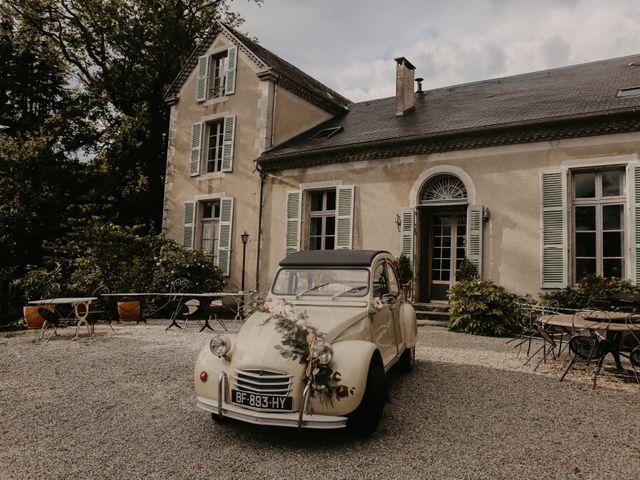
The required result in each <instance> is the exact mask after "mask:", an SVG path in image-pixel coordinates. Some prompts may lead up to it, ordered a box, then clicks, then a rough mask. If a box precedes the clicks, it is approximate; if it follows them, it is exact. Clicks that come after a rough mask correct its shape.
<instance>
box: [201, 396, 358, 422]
mask: <svg viewBox="0 0 640 480" xmlns="http://www.w3.org/2000/svg"><path fill="white" fill-rule="evenodd" d="M196 403H197V404H198V407H200V408H201V409H203V410H206V411H207V412H211V413H215V414H216V415H219V416H220V417H223V418H233V419H235V420H240V421H242V422H248V423H254V424H256V425H270V426H276V427H294V428H317V429H334V428H344V427H346V426H347V417H337V416H332V415H314V414H312V413H307V414H304V415H302V417H301V416H300V413H299V412H260V411H255V410H248V409H246V408H242V407H240V406H238V405H234V404H233V403H226V402H224V403H222V405H221V406H218V401H217V400H210V399H207V398H204V397H196Z"/></svg>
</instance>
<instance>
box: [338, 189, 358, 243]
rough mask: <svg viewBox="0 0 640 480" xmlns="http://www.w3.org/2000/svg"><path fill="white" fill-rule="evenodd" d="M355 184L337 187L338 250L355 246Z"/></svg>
mask: <svg viewBox="0 0 640 480" xmlns="http://www.w3.org/2000/svg"><path fill="white" fill-rule="evenodd" d="M355 189H356V187H354V186H352V185H351V186H345V187H336V246H335V249H336V250H345V249H346V250H351V249H352V248H353V205H354V203H355Z"/></svg>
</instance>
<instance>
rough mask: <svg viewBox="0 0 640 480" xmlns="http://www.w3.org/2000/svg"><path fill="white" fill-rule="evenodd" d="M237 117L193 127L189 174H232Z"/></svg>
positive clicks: (195, 124)
mask: <svg viewBox="0 0 640 480" xmlns="http://www.w3.org/2000/svg"><path fill="white" fill-rule="evenodd" d="M235 128H236V117H235V116H234V115H229V116H227V117H223V118H217V119H215V120H212V121H209V122H207V123H203V122H199V123H194V124H193V125H192V126H191V158H190V161H189V174H190V175H191V176H192V177H195V176H197V175H200V173H201V172H204V173H212V172H231V171H232V170H233V144H234V136H235ZM201 163H202V165H201Z"/></svg>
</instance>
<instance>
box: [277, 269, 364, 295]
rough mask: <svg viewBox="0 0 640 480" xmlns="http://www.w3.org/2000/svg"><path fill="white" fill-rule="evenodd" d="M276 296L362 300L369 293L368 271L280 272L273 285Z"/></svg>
mask: <svg viewBox="0 0 640 480" xmlns="http://www.w3.org/2000/svg"><path fill="white" fill-rule="evenodd" d="M272 291H273V293H274V294H275V295H296V296H297V297H302V296H318V297H332V298H334V297H335V298H337V297H340V298H348V297H363V296H365V295H367V293H369V271H368V270H366V269H364V268H358V269H356V268H353V269H349V268H341V269H328V268H283V269H281V270H280V271H279V272H278V274H277V276H276V279H275V281H274V282H273V289H272Z"/></svg>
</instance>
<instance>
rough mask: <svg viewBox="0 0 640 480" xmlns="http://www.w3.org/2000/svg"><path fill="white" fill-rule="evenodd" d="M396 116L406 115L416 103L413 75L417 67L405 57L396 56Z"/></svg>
mask: <svg viewBox="0 0 640 480" xmlns="http://www.w3.org/2000/svg"><path fill="white" fill-rule="evenodd" d="M395 60H396V63H397V65H396V116H400V115H404V114H405V113H407V112H408V111H409V110H411V109H412V108H413V107H414V105H415V97H414V94H413V77H414V75H415V69H416V67H414V66H413V65H412V64H411V62H410V61H409V60H407V59H406V58H404V57H399V58H396V59H395Z"/></svg>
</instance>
